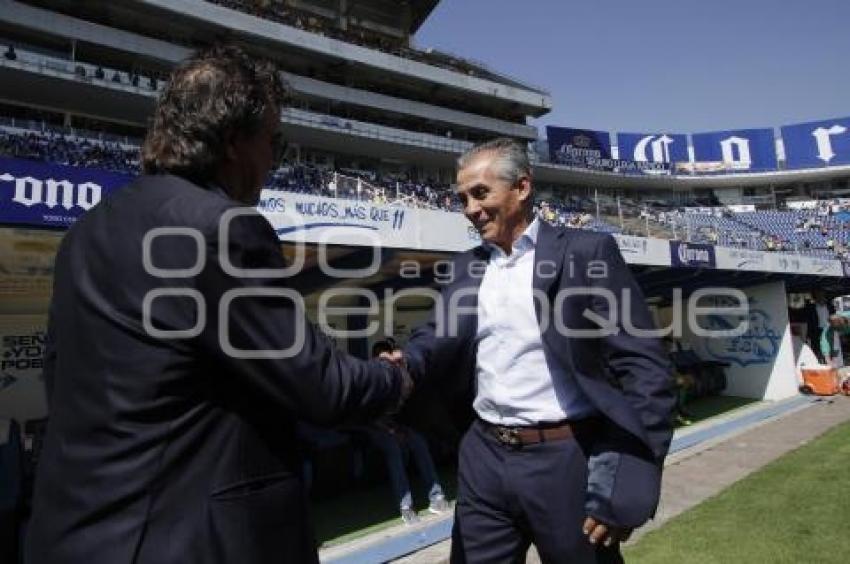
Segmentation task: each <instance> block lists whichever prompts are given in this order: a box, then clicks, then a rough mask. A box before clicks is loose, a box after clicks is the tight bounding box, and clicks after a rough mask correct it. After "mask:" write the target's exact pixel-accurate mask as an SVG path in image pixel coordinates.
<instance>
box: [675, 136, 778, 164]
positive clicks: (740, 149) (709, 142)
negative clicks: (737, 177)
mask: <svg viewBox="0 0 850 564" xmlns="http://www.w3.org/2000/svg"><path fill="white" fill-rule="evenodd" d="M692 139H693V145H694V159H695V160H696V163H695V170H696V172H758V171H769V170H776V144H775V143H774V139H773V130H772V129H737V130H732V131H715V132H713V133H694V134H693V136H692Z"/></svg>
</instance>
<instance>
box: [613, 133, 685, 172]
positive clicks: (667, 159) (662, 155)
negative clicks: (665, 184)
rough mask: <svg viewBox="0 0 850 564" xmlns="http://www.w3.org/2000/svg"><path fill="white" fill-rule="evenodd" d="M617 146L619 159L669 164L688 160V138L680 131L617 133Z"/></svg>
mask: <svg viewBox="0 0 850 564" xmlns="http://www.w3.org/2000/svg"><path fill="white" fill-rule="evenodd" d="M617 147H618V149H619V151H620V158H621V159H626V160H631V161H636V162H652V163H658V164H666V165H668V166H669V165H672V164H674V163H677V162H686V161H688V138H687V136H686V135H684V134H681V133H617ZM645 172H646V173H649V174H652V171H651V170H647V171H645Z"/></svg>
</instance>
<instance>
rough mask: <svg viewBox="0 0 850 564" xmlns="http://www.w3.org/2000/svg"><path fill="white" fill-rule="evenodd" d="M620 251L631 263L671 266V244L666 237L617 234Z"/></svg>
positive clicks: (615, 237)
mask: <svg viewBox="0 0 850 564" xmlns="http://www.w3.org/2000/svg"><path fill="white" fill-rule="evenodd" d="M614 239H616V240H617V245H618V246H619V247H620V253H622V255H623V258H624V259H625V260H626V262H627V263H629V264H650V265H654V266H670V245H669V243H668V242H667V240H666V239H652V238H650V237H633V236H630V235H619V234H615V235H614Z"/></svg>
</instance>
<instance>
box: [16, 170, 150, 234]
mask: <svg viewBox="0 0 850 564" xmlns="http://www.w3.org/2000/svg"><path fill="white" fill-rule="evenodd" d="M131 180H133V177H132V176H130V175H126V174H119V173H116V172H109V171H105V170H100V169H96V168H84V167H76V166H64V165H57V164H49V163H43V162H39V161H30V160H26V159H9V158H5V157H0V224H15V225H31V226H36V227H57V228H62V227H68V226H69V225H71V224H72V223H74V222H75V221H76V220H77V218H78V217H79V216H80V215H82V214H83V213H85V212H86V211H88V210H90V209H91V208H93V207H94V206H96V205H97V204H98V202H100V200H101V199H102V198H103V197H104V196H106V195H107V194H109V193H111V192H112V191H113V190H117V189H118V188H121V187H122V186H124V185H125V184H128V183H129V182H130V181H131Z"/></svg>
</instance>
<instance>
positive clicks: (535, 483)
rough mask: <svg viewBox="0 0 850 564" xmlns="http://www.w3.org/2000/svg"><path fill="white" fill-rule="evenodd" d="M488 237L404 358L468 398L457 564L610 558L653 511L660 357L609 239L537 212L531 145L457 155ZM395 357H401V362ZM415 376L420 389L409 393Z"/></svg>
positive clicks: (663, 448)
mask: <svg viewBox="0 0 850 564" xmlns="http://www.w3.org/2000/svg"><path fill="white" fill-rule="evenodd" d="M458 168H459V170H458V176H457V192H458V195H459V197H460V199H461V201H462V203H463V206H464V213H465V215H466V217H467V218H468V219H469V220H470V221H471V222H472V224H473V225H474V226H475V227H476V229H477V230H478V232H479V233H480V234H481V238H482V240H483V242H484V244H483V245H482V246H479V247H477V248H475V249H473V250H471V251H469V252H466V253H464V254H462V255H460V256H458V257H457V258H456V259H455V260H454V263H453V269H451V272H453V273H454V274H455V276H454V279H453V280H452V281H451V282H449V283H448V284H446V285H445V286H444V287H443V289H442V293H441V297H442V299H441V300H438V302H437V304H436V305H435V308H434V311H433V314H432V317H431V320H430V321H429V322H428V323H427V324H425V325H424V326H422V327H420V328H419V329H417V330H415V331H414V332H413V335H412V336H411V339H410V342H409V344H408V346H407V347H406V348H405V351H404V362H405V363H406V365H407V366H408V369H409V370H410V372H411V375H412V376H413V377H414V380H416V382H417V390H428V389H429V388H431V387H436V388H440V389H442V390H443V391H445V392H447V393H448V394H450V395H451V396H452V397H455V398H461V401H462V403H463V404H465V406H466V407H467V409H468V408H469V407H470V406H471V407H472V408H473V409H474V412H475V413H474V420H473V422H472V424H471V426H470V427H469V429H468V430H467V432H466V434H465V436H464V438H463V440H462V442H461V447H460V456H459V470H458V473H459V476H458V480H459V484H458V500H457V507H456V513H455V526H454V531H453V544H452V561H453V562H456V563H457V562H481V563H485V562H486V563H488V564H489V563H495V562H524V561H525V560H524V559H525V552H526V551H527V549H528V547H529V544H530V543H534V544H535V546H536V548H537V550H538V552H539V553H540V555H541V558H542V560H543V562H547V563H548V562H553V563H554V562H571V563H575V562H617V561H620V560H621V556H620V553H619V547H618V543H619V541H621V540H623V539H624V538H626V537H627V536H628V534H629V533H630V531H631V529H633V528H634V527H638V526H640V525H641V524H643V523H644V522H645V521H646V520H647V519H649V518H650V517H651V516H652V515H653V514H654V511H655V508H656V505H657V503H658V497H659V489H660V483H661V468H662V464H663V460H664V457H665V455H666V453H667V449H668V446H669V442H670V439H671V435H672V428H671V423H670V419H671V413H672V410H673V407H674V405H675V400H674V396H673V394H672V381H671V369H670V366H669V363H668V357H667V354H666V352H665V351H664V350H663V347H662V346H661V343H660V341H659V340H658V339H656V338H651V337H647V336H641V335H640V330H641V329H643V330H648V329H652V328H653V323H652V320H651V316H650V314H649V311H648V309H647V308H646V306H645V304H644V300H643V296H642V294H641V292H640V290H639V288H638V286H637V284H636V283H635V281H634V279H633V278H632V275H631V273H630V272H629V270H628V268H627V266H626V264H625V262H624V261H623V258H622V256H621V255H620V252H619V249H618V247H617V244H616V242H615V240H614V239H613V238H612V237H611V236H610V235H604V234H599V233H594V232H589V231H582V230H571V229H563V228H554V227H551V226H549V225H548V224H546V223H544V222H542V221H541V220H540V219H534V218H533V212H532V183H531V168H530V165H529V161H528V155H527V152H526V149H525V148H524V147H522V146H521V145H519V144H517V143H515V142H513V141H511V140H507V139H497V140H494V141H491V142H489V143H486V144H484V145H481V146H478V147H476V148H474V149H473V150H471V151H470V152H469V153H467V154H466V155H464V156H463V157H461V159H460V161H459V165H458ZM396 360H399V359H396ZM420 386H421V388H420Z"/></svg>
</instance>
